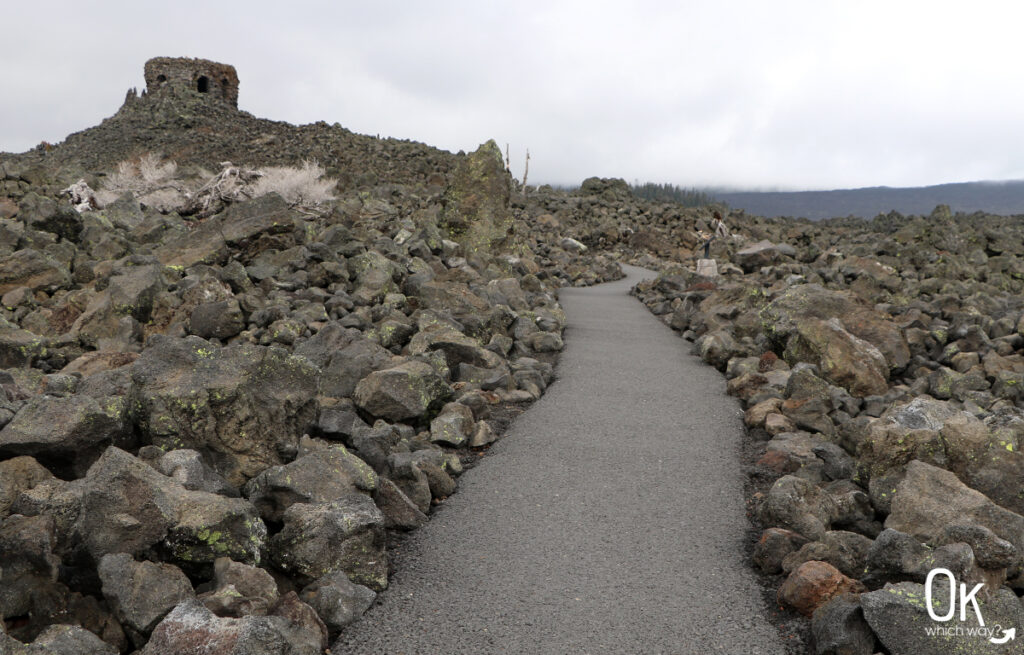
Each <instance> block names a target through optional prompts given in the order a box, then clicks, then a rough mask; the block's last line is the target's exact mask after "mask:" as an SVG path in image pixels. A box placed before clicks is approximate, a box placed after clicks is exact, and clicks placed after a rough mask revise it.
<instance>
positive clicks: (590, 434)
mask: <svg viewBox="0 0 1024 655" xmlns="http://www.w3.org/2000/svg"><path fill="white" fill-rule="evenodd" d="M628 273H629V275H628V277H627V278H626V279H625V280H621V281H619V282H614V283H610V284H603V285H599V286H595V287H590V288H586V289H563V290H562V291H561V292H560V298H561V302H562V304H563V306H564V307H565V310H566V312H567V313H568V317H569V325H568V328H567V329H566V333H565V341H566V344H567V345H566V349H565V352H564V353H563V355H562V357H561V360H560V362H559V365H558V369H557V376H558V380H557V382H556V383H555V384H554V385H553V386H552V387H551V388H550V389H549V390H548V393H547V394H546V395H545V396H544V397H543V398H541V400H539V401H538V402H537V403H535V404H534V405H533V407H531V408H530V410H529V411H527V412H526V413H524V414H523V415H522V416H519V417H518V418H517V419H516V420H515V422H514V423H513V424H512V427H511V429H510V431H509V433H508V434H507V436H506V437H505V438H504V439H502V440H501V441H500V442H499V443H498V444H496V445H495V446H494V447H493V448H491V450H490V451H489V452H488V454H487V456H486V457H484V458H483V461H482V462H481V463H480V464H479V465H477V466H475V467H474V468H473V469H472V470H470V471H468V472H467V473H466V474H465V475H463V477H462V478H461V479H460V481H459V487H460V488H459V492H458V493H457V494H455V495H454V496H452V497H451V498H450V499H448V500H447V501H446V502H445V503H444V505H443V506H441V508H440V509H439V511H437V512H436V514H435V515H434V517H433V519H432V520H431V521H430V523H429V524H428V525H426V526H425V527H423V528H422V529H420V530H419V531H417V532H416V533H414V534H413V535H411V537H410V538H409V539H408V540H406V541H405V542H404V543H403V545H402V548H401V549H400V551H399V552H398V553H397V555H396V562H395V565H396V571H397V572H396V573H395V575H394V577H393V580H392V582H391V587H390V589H388V591H387V592H385V593H384V594H382V595H381V597H380V599H379V602H378V604H377V605H376V606H375V607H373V608H372V609H371V610H370V611H369V612H368V613H367V615H366V616H365V617H364V618H363V620H362V621H360V622H358V623H357V624H355V625H354V626H352V627H351V628H349V629H348V630H347V631H346V632H345V634H344V635H343V636H342V637H341V638H340V640H339V642H338V643H336V644H335V646H334V650H333V652H335V653H346V654H347V653H387V654H388V655H399V654H402V653H405V654H412V653H424V654H439V655H440V654H447V653H453V654H454V653H467V654H468V653H473V654H478V655H479V654H486V653H594V654H597V653H624V654H625V653H628V654H640V653H643V654H645V655H649V654H655V653H678V654H684V653H731V654H741V653H742V654H744V655H755V654H758V653H760V654H764V655H770V654H776V653H783V652H785V650H786V649H785V647H784V646H783V645H782V643H781V642H780V638H779V635H778V632H777V631H776V630H775V628H774V627H773V626H772V625H771V624H770V623H769V621H768V620H767V613H766V608H765V606H764V604H763V601H762V599H761V598H760V585H759V582H758V580H757V578H756V577H755V575H754V574H753V573H752V572H751V570H750V569H749V568H748V567H747V565H746V563H745V562H744V555H743V552H744V545H743V544H744V540H745V539H746V538H747V532H748V530H749V529H750V524H749V522H748V520H747V517H746V515H745V510H744V499H743V484H744V479H743V473H742V471H741V466H740V461H739V458H740V453H739V451H740V443H741V439H742V434H743V425H742V414H741V412H740V409H739V406H738V405H737V403H736V402H735V400H733V399H731V398H729V397H728V396H726V394H725V382H724V379H723V378H722V377H721V375H719V373H718V372H717V371H715V370H714V369H713V368H711V367H708V366H705V365H703V364H702V363H701V362H700V361H699V360H698V359H697V358H695V357H692V356H691V355H689V354H688V348H687V346H686V344H685V342H682V341H680V339H679V338H678V337H677V336H676V335H675V334H673V332H672V331H671V330H670V329H669V328H668V327H666V326H664V325H662V324H661V323H660V322H659V321H658V320H657V319H656V318H655V317H654V316H652V315H651V314H650V313H648V312H647V310H646V309H645V308H644V307H643V306H642V305H641V304H640V303H638V302H637V301H636V300H635V299H633V298H631V297H630V296H629V295H628V292H629V289H630V287H631V286H632V285H633V284H635V283H636V282H637V281H638V280H639V279H640V278H641V277H642V276H649V275H653V274H652V273H650V272H649V271H644V270H642V269H637V268H633V267H628Z"/></svg>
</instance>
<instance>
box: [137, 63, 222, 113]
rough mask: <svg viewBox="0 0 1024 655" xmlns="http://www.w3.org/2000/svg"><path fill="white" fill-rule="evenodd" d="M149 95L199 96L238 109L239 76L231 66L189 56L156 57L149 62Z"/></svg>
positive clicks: (147, 88)
mask: <svg viewBox="0 0 1024 655" xmlns="http://www.w3.org/2000/svg"><path fill="white" fill-rule="evenodd" d="M145 77H146V95H148V96H150V97H153V96H156V95H160V94H165V93H169V94H174V95H180V94H183V93H192V94H199V95H200V97H205V98H209V99H210V100H211V101H215V102H223V103H226V104H228V105H229V106H231V107H233V108H235V109H237V108H238V73H236V72H235V67H234V66H231V65H229V64H218V63H217V62H215V61H210V60H208V59H189V58H187V57H154V58H153V59H150V60H149V61H147V62H146V68H145Z"/></svg>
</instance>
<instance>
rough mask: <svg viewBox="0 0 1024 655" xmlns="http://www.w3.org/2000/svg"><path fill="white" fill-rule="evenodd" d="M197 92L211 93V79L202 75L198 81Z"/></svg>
mask: <svg viewBox="0 0 1024 655" xmlns="http://www.w3.org/2000/svg"><path fill="white" fill-rule="evenodd" d="M196 90H198V91H199V93H209V91H210V78H208V77H206V76H205V75H200V76H199V79H198V80H196Z"/></svg>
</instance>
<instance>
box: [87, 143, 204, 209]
mask: <svg viewBox="0 0 1024 655" xmlns="http://www.w3.org/2000/svg"><path fill="white" fill-rule="evenodd" d="M162 159H163V158H162V157H161V156H160V155H159V154H155V153H147V154H145V155H142V156H141V157H139V158H138V159H134V160H127V161H123V162H121V163H120V164H118V165H117V172H116V173H113V174H112V175H110V176H109V177H107V179H106V181H105V182H104V184H103V188H102V189H100V191H99V192H98V193H97V194H96V197H97V200H98V201H99V203H100V205H107V204H109V203H111V202H113V201H114V200H117V199H118V198H119V197H121V196H122V195H124V194H125V193H131V194H132V195H133V196H135V198H136V199H137V200H138V201H139V202H141V203H142V204H144V205H148V206H150V207H153V208H154V209H156V210H157V211H160V212H164V213H167V212H171V211H176V210H178V209H180V208H182V207H184V206H185V203H186V202H188V199H189V195H190V194H189V191H188V189H187V188H185V186H184V185H183V184H182V183H181V181H180V180H178V179H177V174H178V165H177V164H176V163H174V162H173V161H163V160H162Z"/></svg>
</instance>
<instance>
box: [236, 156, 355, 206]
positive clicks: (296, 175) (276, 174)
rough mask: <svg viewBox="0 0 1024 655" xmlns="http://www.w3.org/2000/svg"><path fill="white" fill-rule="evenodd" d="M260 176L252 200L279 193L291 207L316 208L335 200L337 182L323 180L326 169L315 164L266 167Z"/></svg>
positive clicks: (311, 162)
mask: <svg viewBox="0 0 1024 655" xmlns="http://www.w3.org/2000/svg"><path fill="white" fill-rule="evenodd" d="M260 173H262V175H261V177H260V178H259V179H258V180H257V181H256V183H255V184H254V185H253V186H252V189H251V191H250V194H251V195H252V197H253V198H258V197H260V196H265V195H267V194H268V193H277V194H279V195H280V196H281V197H282V198H284V199H285V200H286V201H287V202H288V203H290V204H292V205H298V206H300V207H309V208H314V207H317V206H319V205H321V204H323V203H325V202H329V201H331V200H334V195H333V193H332V191H334V188H335V186H336V185H337V184H338V181H337V180H335V179H332V178H325V177H324V169H323V168H322V167H321V166H320V165H319V164H318V163H317V162H315V161H304V162H302V167H301V168H295V167H293V166H267V167H266V168H262V169H260Z"/></svg>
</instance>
